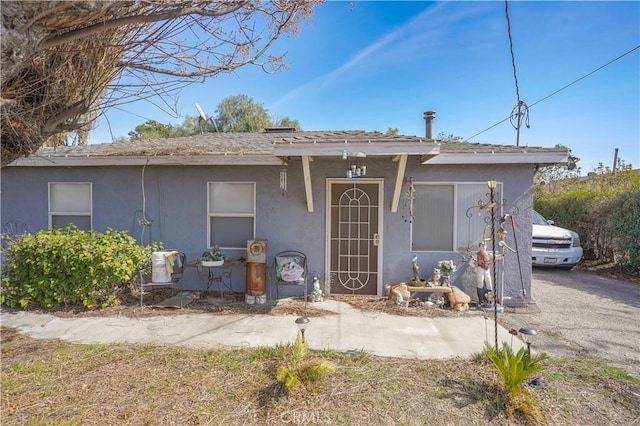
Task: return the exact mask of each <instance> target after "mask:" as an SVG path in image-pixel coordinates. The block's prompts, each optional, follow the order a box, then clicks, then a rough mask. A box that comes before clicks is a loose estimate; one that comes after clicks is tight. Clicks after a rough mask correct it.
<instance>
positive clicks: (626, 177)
mask: <svg viewBox="0 0 640 426" xmlns="http://www.w3.org/2000/svg"><path fill="white" fill-rule="evenodd" d="M534 206H535V209H536V210H537V211H538V212H540V213H541V214H542V215H543V216H545V217H546V218H547V219H553V220H554V221H555V222H556V224H557V225H559V226H562V227H565V228H569V229H572V230H574V231H576V232H577V233H578V234H579V235H580V240H581V242H582V246H583V248H584V250H585V256H584V257H585V259H592V260H601V261H603V262H615V263H617V264H618V265H619V266H620V267H621V268H623V269H624V270H626V271H627V272H631V273H636V272H640V171H638V170H627V171H622V172H619V173H617V174H616V176H613V175H612V174H594V175H591V176H588V177H581V178H572V179H565V180H562V181H557V182H553V183H551V184H547V185H544V186H538V187H536V191H535V200H534Z"/></svg>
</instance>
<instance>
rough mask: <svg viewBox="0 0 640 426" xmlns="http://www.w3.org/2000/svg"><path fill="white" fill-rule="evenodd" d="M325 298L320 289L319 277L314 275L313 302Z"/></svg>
mask: <svg viewBox="0 0 640 426" xmlns="http://www.w3.org/2000/svg"><path fill="white" fill-rule="evenodd" d="M323 300H324V298H323V297H322V290H321V289H320V282H319V281H318V277H313V291H312V292H311V301H312V302H322V301H323Z"/></svg>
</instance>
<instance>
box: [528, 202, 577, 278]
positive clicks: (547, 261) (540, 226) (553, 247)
mask: <svg viewBox="0 0 640 426" xmlns="http://www.w3.org/2000/svg"><path fill="white" fill-rule="evenodd" d="M532 243H533V249H532V264H533V266H553V267H556V268H567V269H571V268H573V267H574V266H576V264H577V263H578V262H580V259H582V247H581V246H580V236H578V234H576V233H575V232H573V231H570V230H568V229H564V228H560V227H559V226H555V225H554V223H553V221H552V220H547V219H545V218H544V217H542V215H541V214H540V213H538V212H536V211H534V212H533V239H532Z"/></svg>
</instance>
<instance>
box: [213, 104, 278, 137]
mask: <svg viewBox="0 0 640 426" xmlns="http://www.w3.org/2000/svg"><path fill="white" fill-rule="evenodd" d="M215 120H216V123H217V125H218V129H219V130H220V131H221V132H263V131H264V129H266V128H267V127H271V117H269V112H268V111H267V109H266V108H265V107H264V106H263V105H262V104H260V103H257V102H255V101H254V100H253V99H251V98H250V97H249V96H247V95H237V96H229V97H228V98H225V99H223V100H222V102H220V104H218V108H217V109H216V117H215Z"/></svg>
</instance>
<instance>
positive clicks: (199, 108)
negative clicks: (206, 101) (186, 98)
mask: <svg viewBox="0 0 640 426" xmlns="http://www.w3.org/2000/svg"><path fill="white" fill-rule="evenodd" d="M196 109H197V110H198V114H200V118H202V119H203V120H205V121H206V120H207V116H206V114H205V113H204V111H203V110H202V108H201V107H200V105H198V103H197V102H196Z"/></svg>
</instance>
